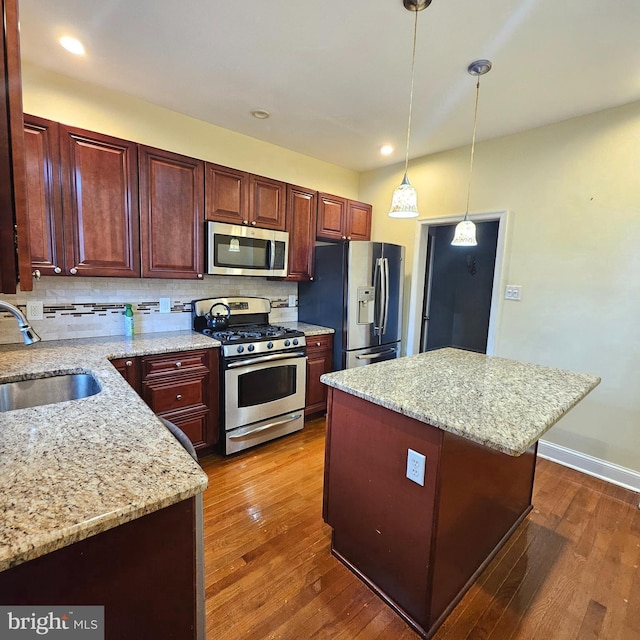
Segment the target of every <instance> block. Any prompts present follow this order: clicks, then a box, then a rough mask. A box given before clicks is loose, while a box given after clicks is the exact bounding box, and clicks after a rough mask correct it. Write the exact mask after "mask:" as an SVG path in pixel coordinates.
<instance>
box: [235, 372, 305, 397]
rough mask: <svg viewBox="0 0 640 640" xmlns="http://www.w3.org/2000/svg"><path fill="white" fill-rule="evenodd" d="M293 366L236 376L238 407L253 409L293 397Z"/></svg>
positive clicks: (294, 374)
mask: <svg viewBox="0 0 640 640" xmlns="http://www.w3.org/2000/svg"><path fill="white" fill-rule="evenodd" d="M297 369H298V367H297V366H296V365H295V364H289V365H283V366H277V367H269V368H268V369H258V370H255V371H250V372H247V373H242V374H241V375H240V376H238V407H239V408H242V407H255V406H257V405H261V404H265V403H267V402H274V401H276V400H281V399H283V398H287V397H289V396H292V395H295V393H296V390H297V389H296V387H297Z"/></svg>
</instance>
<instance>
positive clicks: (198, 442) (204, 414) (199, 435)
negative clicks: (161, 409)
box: [162, 409, 211, 449]
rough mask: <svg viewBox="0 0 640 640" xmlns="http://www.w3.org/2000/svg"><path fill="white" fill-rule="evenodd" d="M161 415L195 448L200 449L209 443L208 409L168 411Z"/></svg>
mask: <svg viewBox="0 0 640 640" xmlns="http://www.w3.org/2000/svg"><path fill="white" fill-rule="evenodd" d="M162 417H163V418H166V419H167V420H169V421H170V422H173V424H175V425H176V427H178V428H180V429H181V430H182V431H183V432H184V434H185V435H186V436H187V438H189V440H191V442H192V444H193V446H194V447H195V448H196V449H201V448H203V447H205V446H208V445H209V444H210V441H211V437H210V434H209V429H210V427H209V422H210V420H209V411H208V410H195V411H194V410H193V409H188V410H186V411H170V412H168V413H163V414H162Z"/></svg>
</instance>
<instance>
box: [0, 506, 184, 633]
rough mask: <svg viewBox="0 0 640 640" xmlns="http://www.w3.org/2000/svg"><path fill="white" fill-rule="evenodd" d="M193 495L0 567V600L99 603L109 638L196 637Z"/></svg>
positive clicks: (58, 603)
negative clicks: (34, 557)
mask: <svg viewBox="0 0 640 640" xmlns="http://www.w3.org/2000/svg"><path fill="white" fill-rule="evenodd" d="M195 500H196V499H195V498H189V499H187V500H183V501H182V502H178V503H177V504H174V505H172V506H170V507H166V508H164V509H160V510H159V511H155V512H153V513H151V514H149V515H146V516H143V517H141V518H138V519H136V520H132V521H131V522H127V523H125V524H122V525H120V526H119V527H115V528H113V529H109V530H108V531H104V532H103V533H100V534H97V535H95V536H92V537H90V538H86V539H84V540H81V541H80V542H76V543H75V544H71V545H69V546H67V547H63V548H62V549H58V550H57V551H53V552H52V553H49V554H47V555H44V556H41V557H39V558H36V559H35V560H30V561H29V562H25V563H24V564H20V565H18V566H16V567H13V568H12V569H7V570H6V571H3V572H0V604H3V605H103V606H104V607H105V627H106V636H105V637H106V638H108V639H111V638H114V639H115V638H118V640H139V639H140V638H180V640H195V638H196V633H197V632H196V629H197V618H196V610H197V602H196V598H197V596H196V590H195V585H196V557H197V556H196V538H195V529H194V527H195V526H196V516H195V510H196V502H195Z"/></svg>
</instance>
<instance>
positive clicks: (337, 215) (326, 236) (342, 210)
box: [316, 193, 347, 240]
mask: <svg viewBox="0 0 640 640" xmlns="http://www.w3.org/2000/svg"><path fill="white" fill-rule="evenodd" d="M346 220H347V201H346V199H345V198H340V197H339V196H332V195H329V194H328V193H320V194H318V227H317V231H316V236H317V237H318V238H322V239H323V240H346V239H347V234H346V232H345V226H346Z"/></svg>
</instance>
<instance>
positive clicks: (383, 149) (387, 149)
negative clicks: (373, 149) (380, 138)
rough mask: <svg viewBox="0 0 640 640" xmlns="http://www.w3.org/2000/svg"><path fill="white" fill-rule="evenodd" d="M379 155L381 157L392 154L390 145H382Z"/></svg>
mask: <svg viewBox="0 0 640 640" xmlns="http://www.w3.org/2000/svg"><path fill="white" fill-rule="evenodd" d="M380 153H381V154H382V155H383V156H390V155H391V154H392V153H393V147H392V146H391V145H390V144H383V145H382V146H381V147H380Z"/></svg>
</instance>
